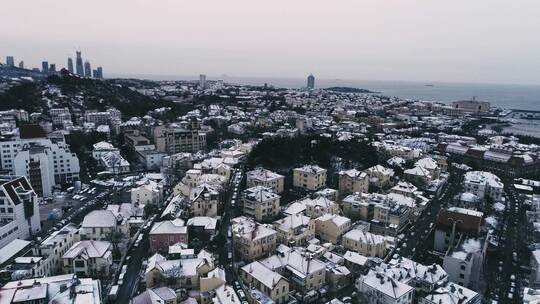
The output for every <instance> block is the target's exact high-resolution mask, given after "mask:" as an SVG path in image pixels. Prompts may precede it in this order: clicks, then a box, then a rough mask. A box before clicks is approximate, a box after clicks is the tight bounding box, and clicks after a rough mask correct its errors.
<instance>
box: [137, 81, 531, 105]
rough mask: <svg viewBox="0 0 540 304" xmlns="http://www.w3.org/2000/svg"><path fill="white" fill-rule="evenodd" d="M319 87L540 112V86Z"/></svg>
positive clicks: (320, 83) (382, 83) (395, 84)
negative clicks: (471, 101)
mask: <svg viewBox="0 0 540 304" xmlns="http://www.w3.org/2000/svg"><path fill="white" fill-rule="evenodd" d="M132 77H136V78H144V79H151V80H193V81H195V80H196V79H198V77H194V76H156V75H152V76H149V75H146V76H144V75H139V76H135V75H133V76H132ZM207 79H208V80H217V79H223V80H224V81H225V82H228V83H238V84H246V85H264V84H265V83H266V84H268V85H271V86H274V87H281V88H302V87H305V86H306V79H300V78H275V77H274V78H272V77H269V78H263V77H231V76H226V75H222V76H219V77H211V76H208V77H207ZM315 86H316V87H317V88H328V87H336V86H340V87H352V88H360V89H367V90H370V91H374V92H377V93H378V94H381V95H385V96H396V97H400V98H408V99H414V100H424V101H440V102H444V103H449V102H452V101H458V100H470V99H472V98H476V100H480V101H489V102H490V103H491V105H492V106H495V107H498V108H502V109H520V110H529V111H540V85H515V84H480V83H450V82H414V81H382V80H381V81H379V80H347V79H316V80H315Z"/></svg>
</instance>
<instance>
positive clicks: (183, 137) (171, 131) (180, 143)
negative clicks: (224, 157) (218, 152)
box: [154, 126, 206, 154]
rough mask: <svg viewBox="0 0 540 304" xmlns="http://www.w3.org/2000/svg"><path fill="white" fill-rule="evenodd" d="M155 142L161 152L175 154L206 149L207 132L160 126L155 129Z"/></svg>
mask: <svg viewBox="0 0 540 304" xmlns="http://www.w3.org/2000/svg"><path fill="white" fill-rule="evenodd" d="M154 143H155V145H156V149H157V150H158V151H159V152H164V153H167V154H175V153H180V152H197V151H201V150H205V149H206V133H205V132H203V131H202V130H199V129H190V128H182V127H173V126H158V127H156V128H155V129H154Z"/></svg>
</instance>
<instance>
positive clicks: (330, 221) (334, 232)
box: [315, 213, 351, 244]
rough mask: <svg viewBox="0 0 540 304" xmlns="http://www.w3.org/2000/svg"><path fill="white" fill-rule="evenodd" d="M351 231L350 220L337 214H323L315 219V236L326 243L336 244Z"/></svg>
mask: <svg viewBox="0 0 540 304" xmlns="http://www.w3.org/2000/svg"><path fill="white" fill-rule="evenodd" d="M350 229H351V220H350V219H349V218H348V217H344V216H341V215H337V214H329V213H327V214H324V215H321V216H319V217H318V218H316V219H315V234H316V235H317V236H318V237H319V238H320V239H321V240H322V241H326V242H331V243H332V244H338V243H339V242H340V241H341V237H342V236H343V235H344V234H345V233H346V232H347V231H349V230H350Z"/></svg>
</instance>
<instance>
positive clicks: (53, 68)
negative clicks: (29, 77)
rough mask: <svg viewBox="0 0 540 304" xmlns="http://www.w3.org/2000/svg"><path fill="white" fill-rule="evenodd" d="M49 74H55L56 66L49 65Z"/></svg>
mask: <svg viewBox="0 0 540 304" xmlns="http://www.w3.org/2000/svg"><path fill="white" fill-rule="evenodd" d="M49 72H50V73H56V64H54V63H51V64H50V65H49Z"/></svg>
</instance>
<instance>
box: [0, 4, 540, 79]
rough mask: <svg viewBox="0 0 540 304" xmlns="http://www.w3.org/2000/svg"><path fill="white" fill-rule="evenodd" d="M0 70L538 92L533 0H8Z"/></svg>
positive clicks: (538, 37)
mask: <svg viewBox="0 0 540 304" xmlns="http://www.w3.org/2000/svg"><path fill="white" fill-rule="evenodd" d="M1 9H2V13H1V17H0V61H2V62H4V61H5V56H6V55H13V56H15V60H16V62H18V61H19V60H24V61H25V64H26V65H30V66H40V63H41V61H42V60H48V61H49V62H50V63H56V64H57V66H65V65H66V58H67V57H68V56H70V55H71V56H74V52H75V48H81V49H82V52H83V57H84V58H85V59H88V60H90V62H91V63H92V65H93V66H97V65H102V66H103V68H104V72H105V74H111V73H114V74H126V75H127V74H147V75H152V74H154V75H198V74H200V73H204V74H208V75H209V76H210V75H222V74H227V75H229V76H257V77H265V76H267V77H293V78H296V77H298V78H304V77H305V76H306V75H307V74H309V73H313V74H315V75H316V76H317V77H318V78H328V79H330V78H342V79H358V80H414V81H416V80H418V81H448V82H486V83H517V84H540V77H539V75H540V1H538V0H518V1H509V0H440V1H439V0H334V1H331V0H272V1H260V0H206V1H193V0H192V1H184V0H147V1H140V0H91V1H89V0H85V1H81V0H5V1H2V4H1Z"/></svg>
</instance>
